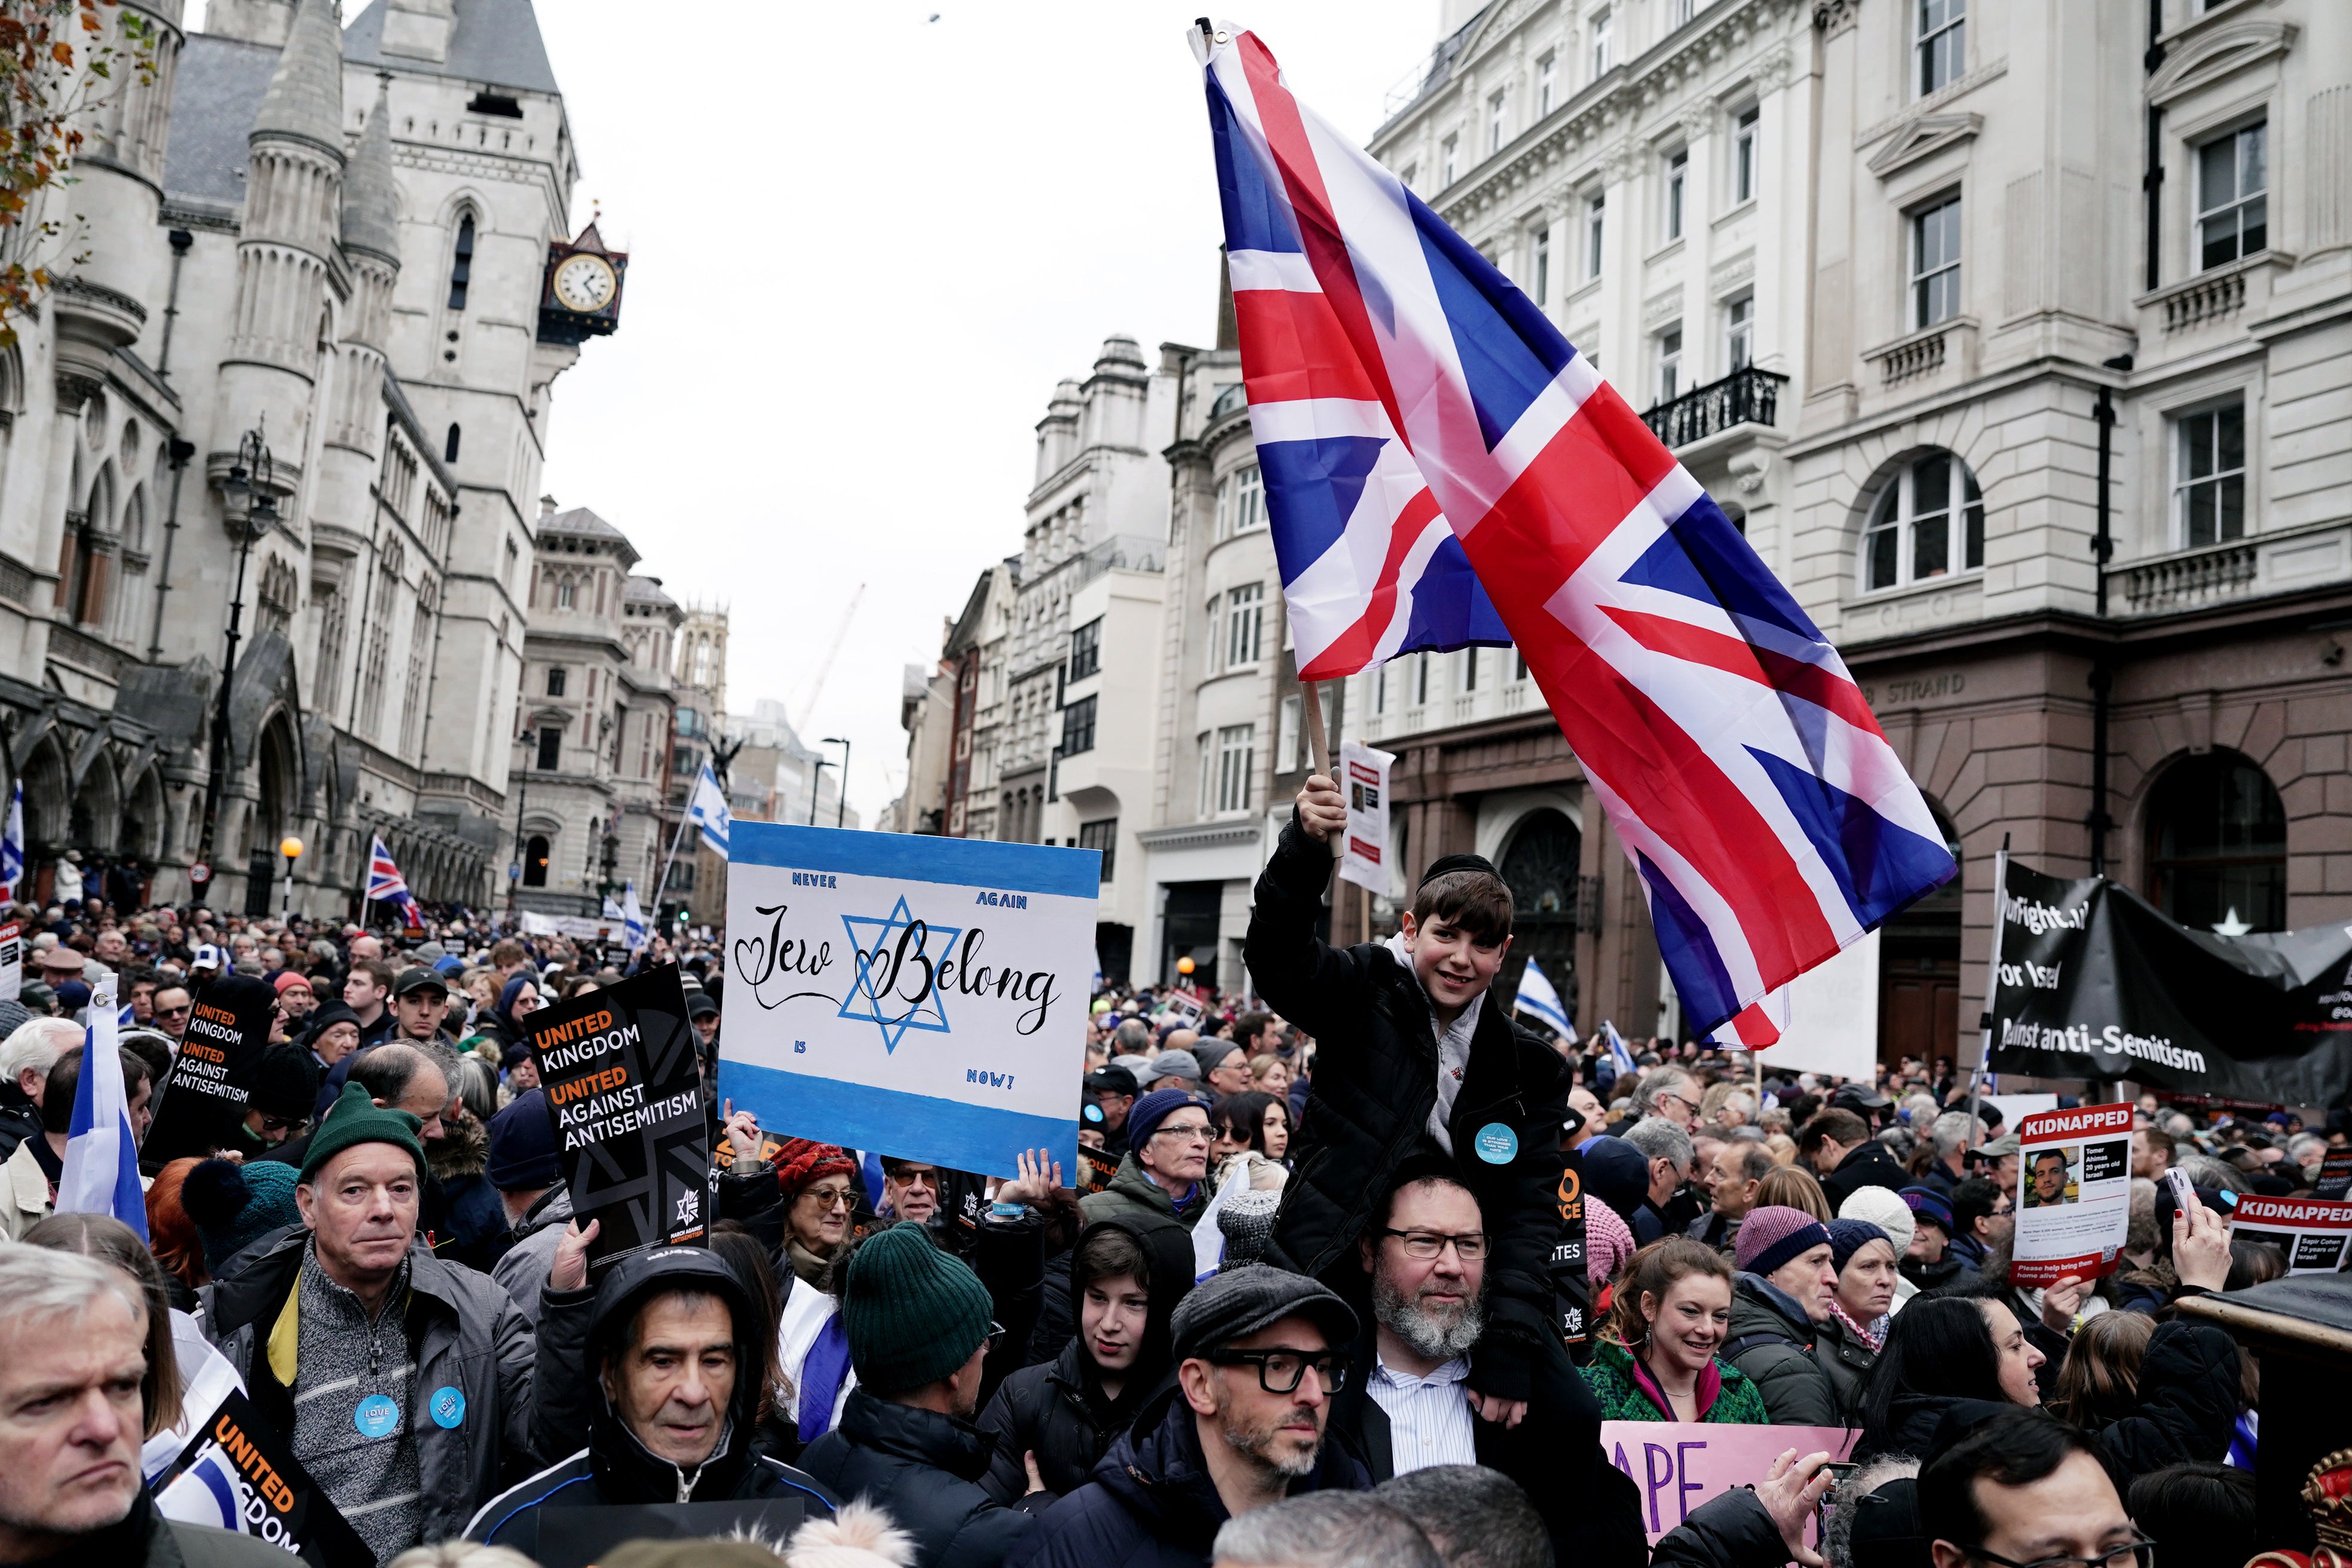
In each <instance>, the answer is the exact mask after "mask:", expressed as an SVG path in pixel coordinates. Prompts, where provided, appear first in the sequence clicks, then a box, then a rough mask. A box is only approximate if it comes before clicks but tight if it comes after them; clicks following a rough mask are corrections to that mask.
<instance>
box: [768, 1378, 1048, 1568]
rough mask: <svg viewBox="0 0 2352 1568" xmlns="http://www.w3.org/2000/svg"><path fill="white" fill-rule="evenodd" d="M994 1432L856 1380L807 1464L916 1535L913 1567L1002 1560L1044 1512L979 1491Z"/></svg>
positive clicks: (832, 1486)
mask: <svg viewBox="0 0 2352 1568" xmlns="http://www.w3.org/2000/svg"><path fill="white" fill-rule="evenodd" d="M989 1450H990V1445H989V1441H988V1437H987V1436H986V1435H985V1434H984V1433H982V1431H981V1429H980V1428H979V1427H977V1426H973V1425H972V1424H971V1422H969V1421H959V1420H957V1419H955V1418H954V1417H953V1416H950V1415H940V1413H939V1412H937V1411H935V1410H918V1409H916V1408H915V1407H914V1406H912V1405H892V1404H889V1403H888V1402H887V1401H885V1400H881V1399H877V1398H876V1397H875V1396H874V1395H872V1394H868V1393H866V1391H865V1390H864V1389H862V1388H856V1389H852V1390H851V1391H850V1394H849V1402H848V1404H847V1405H845V1406H844V1407H843V1409H842V1412H841V1425H840V1426H836V1427H835V1428H834V1429H833V1430H832V1431H830V1432H828V1433H826V1434H825V1435H824V1436H822V1437H820V1438H818V1439H817V1440H816V1441H815V1442H814V1443H812V1444H810V1445H809V1446H808V1451H807V1452H806V1453H804V1454H803V1455H802V1456H801V1468H803V1470H806V1471H807V1472H808V1473H809V1474H810V1475H812V1476H814V1477H815V1478H816V1479H817V1480H818V1482H819V1483H820V1484H822V1485H823V1486H824V1487H825V1488H826V1489H829V1490H831V1491H832V1493H833V1495H834V1496H835V1497H839V1498H863V1499H865V1500H866V1501H868V1502H871V1503H875V1504H877V1505H879V1506H880V1507H881V1508H882V1509H883V1510H886V1511H887V1513H888V1514H889V1515H890V1521H891V1522H892V1523H893V1524H896V1525H897V1526H898V1528H899V1529H901V1530H903V1531H907V1532H908V1534H909V1535H912V1536H913V1537H914V1538H915V1568H997V1564H998V1563H1003V1561H1004V1560H1005V1553H1006V1552H1010V1551H1011V1550H1012V1549H1013V1545H1014V1544H1015V1543H1016V1542H1019V1541H1020V1540H1021V1538H1022V1537H1023V1536H1024V1535H1026V1534H1028V1533H1029V1532H1030V1527H1031V1526H1033V1525H1034V1524H1035V1523H1036V1522H1037V1521H1036V1519H1035V1517H1034V1516H1033V1515H1031V1514H1029V1513H1025V1512H1024V1511H1022V1510H1019V1509H1013V1508H1005V1507H1003V1506H1002V1505H1000V1504H999V1503H997V1502H996V1501H995V1500H993V1499H992V1498H990V1496H989V1495H988V1494H987V1493H986V1492H984V1491H982V1490H981V1489H980V1479H981V1477H982V1476H984V1475H986V1474H987V1473H988V1459H989Z"/></svg>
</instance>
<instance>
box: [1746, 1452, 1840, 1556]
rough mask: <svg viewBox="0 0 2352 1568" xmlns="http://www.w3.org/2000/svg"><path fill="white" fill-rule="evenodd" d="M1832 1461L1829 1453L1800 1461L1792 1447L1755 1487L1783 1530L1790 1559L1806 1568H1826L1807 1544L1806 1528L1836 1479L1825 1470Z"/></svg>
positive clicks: (1757, 1494) (1810, 1455)
mask: <svg viewBox="0 0 2352 1568" xmlns="http://www.w3.org/2000/svg"><path fill="white" fill-rule="evenodd" d="M1829 1462H1830V1457H1829V1455H1827V1454H1826V1453H1811V1454H1808V1455H1806V1456H1805V1457H1804V1458H1801V1459H1800V1458H1797V1450H1796V1449H1794V1448H1791V1449H1790V1450H1789V1451H1788V1452H1787V1453H1785V1454H1782V1455H1781V1456H1780V1458H1777V1459H1775V1460H1773V1461H1772V1468H1771V1471H1770V1473H1769V1474H1768V1475H1766V1476H1765V1478H1764V1479H1763V1480H1762V1481H1761V1482H1760V1483H1759V1484H1758V1486H1757V1488H1756V1500H1757V1501H1758V1502H1760V1503H1762V1504H1763V1505H1764V1511H1765V1512H1766V1513H1769V1514H1770V1515H1771V1516H1772V1522H1773V1523H1774V1524H1775V1525H1777V1526H1778V1527H1779V1528H1780V1544H1781V1545H1783V1546H1786V1547H1787V1548H1788V1549H1789V1557H1790V1561H1791V1562H1794V1563H1802V1564H1804V1568H1824V1564H1823V1563H1822V1554H1821V1553H1820V1552H1816V1551H1814V1550H1813V1549H1812V1548H1811V1547H1810V1546H1808V1545H1806V1544H1805V1527H1806V1526H1807V1525H1810V1524H1811V1523H1812V1521H1813V1515H1814V1510H1816V1509H1818V1508H1819V1507H1820V1506H1821V1500H1822V1493H1823V1492H1825V1491H1827V1490H1829V1489H1830V1482H1831V1481H1832V1479H1835V1477H1834V1476H1833V1474H1832V1472H1831V1471H1830V1470H1829V1469H1828V1468H1826V1467H1827V1466H1828V1464H1829Z"/></svg>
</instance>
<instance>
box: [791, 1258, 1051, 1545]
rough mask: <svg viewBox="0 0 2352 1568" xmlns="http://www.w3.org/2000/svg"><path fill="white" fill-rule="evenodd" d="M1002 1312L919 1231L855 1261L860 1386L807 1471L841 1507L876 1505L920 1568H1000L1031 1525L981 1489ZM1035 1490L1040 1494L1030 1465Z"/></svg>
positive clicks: (848, 1316) (852, 1308) (853, 1338)
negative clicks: (993, 1350) (984, 1392)
mask: <svg viewBox="0 0 2352 1568" xmlns="http://www.w3.org/2000/svg"><path fill="white" fill-rule="evenodd" d="M994 1310H995V1309H994V1306H993V1304H992V1302H991V1301H990V1300H989V1295H988V1288H987V1287H986V1286H984V1285H982V1283H981V1282H980V1277H979V1276H978V1275H976V1274H974V1273H973V1272H972V1271H971V1268H968V1267H966V1266H965V1265H964V1263H963V1262H962V1261H961V1259H959V1258H954V1257H951V1256H950V1255H949V1254H947V1253H945V1252H942V1251H940V1249H939V1247H936V1246H935V1245H933V1244H932V1242H931V1240H930V1238H929V1236H927V1235H926V1234H925V1233H924V1229H923V1227H922V1226H919V1225H896V1226H889V1227H888V1228H887V1229H885V1230H880V1231H877V1232H875V1233H874V1234H873V1235H872V1236H869V1237H866V1239H865V1240H864V1241H863V1242H861V1243H860V1244H859V1245H858V1247H857V1248H856V1251H855V1252H854V1253H852V1254H851V1255H850V1258H849V1266H848V1274H847V1278H846V1279H845V1283H844V1285H843V1287H842V1294H841V1321H842V1327H843V1328H844V1329H845V1331H847V1333H848V1335H849V1362H850V1365H851V1366H853V1367H855V1368H856V1372H857V1384H858V1386H857V1387H856V1388H855V1389H853V1390H852V1391H851V1392H850V1395H849V1401H848V1403H847V1405H845V1406H844V1407H843V1410H842V1413H841V1425H840V1426H836V1427H835V1428H834V1430H832V1431H831V1432H828V1433H826V1434H825V1435H824V1436H822V1437H820V1438H818V1439H817V1440H816V1441H815V1442H814V1443H813V1444H811V1445H810V1446H809V1448H808V1450H807V1452H806V1453H804V1454H803V1455H802V1457H801V1468H803V1469H804V1470H806V1471H807V1472H808V1473H809V1474H810V1475H812V1476H814V1477H815V1478H816V1479H818V1480H819V1481H821V1482H823V1483H824V1485H825V1486H827V1487H829V1488H831V1489H832V1490H833V1493H834V1495H835V1496H836V1497H845V1498H846V1497H862V1498H864V1499H866V1500H867V1501H870V1502H874V1503H877V1504H879V1505H880V1506H881V1507H882V1508H883V1509H884V1510H887V1512H888V1513H889V1515H890V1518H891V1520H892V1521H893V1522H895V1523H896V1524H897V1525H898V1527H899V1528H900V1529H901V1530H904V1531H908V1533H909V1534H911V1535H912V1536H914V1538H915V1543H916V1546H915V1562H916V1564H917V1568H996V1565H997V1564H998V1563H1002V1562H1003V1560H1004V1554H1005V1553H1006V1552H1009V1551H1011V1550H1012V1549H1013V1544H1014V1543H1015V1542H1018V1541H1019V1540H1020V1539H1021V1538H1022V1536H1023V1535H1024V1534H1026V1533H1027V1532H1028V1530H1029V1527H1030V1526H1031V1525H1032V1524H1033V1523H1034V1522H1035V1521H1034V1520H1033V1519H1032V1518H1031V1516H1030V1515H1029V1514H1027V1513H1025V1512H1023V1511H1022V1510H1020V1509H1019V1508H1006V1507H1003V1506H1002V1505H1001V1504H999V1503H997V1502H995V1501H994V1500H992V1499H991V1498H990V1497H989V1495H988V1494H987V1493H986V1492H985V1491H982V1489H981V1487H980V1479H981V1478H982V1476H984V1475H986V1474H987V1473H988V1465H989V1459H990V1457H991V1446H990V1443H989V1439H988V1437H987V1436H986V1435H985V1434H984V1433H982V1431H981V1429H980V1428H979V1427H978V1426H974V1425H973V1424H972V1419H971V1418H972V1414H973V1412H975V1411H976V1410H978V1409H979V1408H980V1394H981V1384H982V1365H983V1363H985V1362H986V1360H987V1358H988V1352H989V1348H990V1346H991V1345H992V1343H994V1342H995V1340H996V1336H997V1335H998V1333H999V1332H1000V1331H999V1330H998V1329H997V1327H996V1324H995V1321H994V1318H993V1313H994ZM1029 1479H1030V1486H1031V1488H1032V1489H1033V1490H1036V1491H1039V1492H1042V1491H1043V1487H1044V1483H1043V1482H1041V1481H1039V1480H1038V1479H1037V1470H1036V1463H1035V1460H1034V1458H1033V1459H1031V1460H1030V1461H1029Z"/></svg>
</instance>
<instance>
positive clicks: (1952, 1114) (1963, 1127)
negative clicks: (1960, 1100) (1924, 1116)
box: [1918, 1110, 1985, 1203]
mask: <svg viewBox="0 0 2352 1568" xmlns="http://www.w3.org/2000/svg"><path fill="white" fill-rule="evenodd" d="M1927 1136H1928V1138H1929V1139H1930V1140H1931V1141H1933V1142H1934V1143H1935V1145H1936V1157H1935V1158H1934V1159H1933V1160H1931V1161H1929V1162H1928V1163H1927V1170H1926V1171H1925V1172H1924V1173H1921V1175H1920V1177H1919V1182H1918V1184H1919V1185H1920V1186H1923V1187H1932V1188H1934V1189H1935V1190H1936V1191H1937V1192H1938V1193H1941V1194H1943V1195H1944V1199H1945V1201H1946V1202H1947V1203H1948V1202H1950V1201H1951V1196H1952V1189H1953V1188H1955V1187H1957V1186H1958V1185H1959V1184H1961V1183H1962V1182H1965V1181H1967V1180H1968V1179H1969V1173H1968V1170H1967V1168H1966V1167H1965V1165H1964V1164H1963V1163H1962V1162H1963V1161H1965V1160H1966V1159H1967V1158H1968V1154H1967V1151H1969V1150H1970V1149H1974V1148H1976V1147H1977V1146H1978V1145H1979V1144H1981V1143H1982V1142H1984V1141H1985V1124H1984V1123H1983V1122H1981V1121H1978V1120H1977V1119H1976V1118H1975V1117H1973V1116H1970V1115H1969V1113H1968V1112H1967V1111H1965V1110H1947V1111H1946V1112H1944V1114H1943V1115H1941V1116H1938V1117H1937V1118H1936V1120H1935V1121H1934V1122H1933V1123H1932V1124H1930V1125H1929V1127H1928V1129H1927Z"/></svg>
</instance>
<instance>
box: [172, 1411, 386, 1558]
mask: <svg viewBox="0 0 2352 1568" xmlns="http://www.w3.org/2000/svg"><path fill="white" fill-rule="evenodd" d="M168 1473H169V1475H170V1477H171V1479H170V1480H168V1481H166V1480H165V1479H163V1477H161V1476H159V1477H157V1478H156V1480H155V1486H154V1493H155V1506H156V1508H157V1509H158V1510H160V1511H161V1512H162V1513H163V1515H164V1517H165V1518H167V1519H176V1520H179V1521H182V1522H183V1523H188V1524H209V1525H212V1526H214V1527H215V1528H216V1529H221V1530H234V1531H238V1532H239V1533H241V1534H245V1535H249V1536H252V1537H253V1538H254V1539H255V1540H257V1541H260V1542H265V1543H267V1544H268V1545H270V1546H274V1547H276V1548H278V1550H279V1551H280V1552H285V1553H287V1554H288V1555H289V1556H291V1557H297V1558H299V1559H300V1560H301V1561H302V1562H305V1563H310V1565H311V1568H375V1553H374V1552H372V1551H370V1550H369V1548H368V1544H367V1542H364V1541H362V1540H361V1539H360V1534H359V1531H355V1530H353V1529H352V1527H351V1524H350V1522H349V1521H346V1520H345V1519H344V1518H343V1516H342V1515H341V1514H340V1513H338V1512H336V1511H335V1505H334V1504H333V1503H332V1502H330V1501H329V1500H328V1499H327V1494H326V1493H325V1492H323V1491H321V1490H320V1489H319V1485H318V1483H317V1482H316V1481H313V1480H312V1479H310V1472H309V1471H307V1470H305V1469H303V1468H302V1466H301V1464H300V1463H299V1461H298V1460H296V1458H294V1451H293V1449H292V1447H290V1446H289V1444H288V1443H287V1441H286V1440H285V1439H284V1438H283V1437H281V1436H278V1434H277V1433H276V1432H274V1431H272V1430H271V1429H270V1428H269V1426H268V1424H267V1423H265V1422H263V1421H261V1420H259V1419H257V1417H256V1416H255V1415H254V1413H253V1406H252V1405H250V1404H248V1403H247V1400H246V1397H245V1395H243V1394H238V1393H236V1392H234V1391H232V1392H231V1393H230V1394H228V1395H227V1397H226V1398H225V1399H223V1400H222V1401H221V1403H220V1407H219V1408H218V1409H216V1410H215V1411H214V1412H213V1414H212V1415H211V1417H210V1418H209V1419H208V1420H206V1421H205V1424H204V1425H203V1426H200V1427H198V1428H197V1429H196V1435H195V1436H193V1437H191V1438H189V1439H188V1446H187V1447H186V1448H185V1449H184V1450H183V1451H182V1452H181V1455H180V1457H179V1458H178V1459H176V1460H174V1461H173V1465H172V1468H171V1470H170V1471H169V1472H168Z"/></svg>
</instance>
